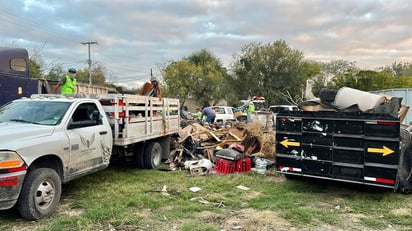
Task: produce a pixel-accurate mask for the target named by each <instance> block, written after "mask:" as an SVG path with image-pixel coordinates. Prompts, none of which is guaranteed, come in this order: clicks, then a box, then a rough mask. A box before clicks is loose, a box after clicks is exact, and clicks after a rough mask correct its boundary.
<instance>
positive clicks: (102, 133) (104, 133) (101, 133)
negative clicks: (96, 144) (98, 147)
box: [99, 131, 107, 135]
mask: <svg viewBox="0 0 412 231" xmlns="http://www.w3.org/2000/svg"><path fill="white" fill-rule="evenodd" d="M99 134H100V135H106V134H107V131H101V132H99Z"/></svg>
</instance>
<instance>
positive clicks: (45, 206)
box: [0, 94, 180, 220]
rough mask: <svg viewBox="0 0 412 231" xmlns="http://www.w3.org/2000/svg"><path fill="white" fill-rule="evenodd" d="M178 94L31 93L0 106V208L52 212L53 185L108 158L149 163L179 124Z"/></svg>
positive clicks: (32, 214) (30, 215)
mask: <svg viewBox="0 0 412 231" xmlns="http://www.w3.org/2000/svg"><path fill="white" fill-rule="evenodd" d="M179 123H180V120H179V100H178V99H168V98H163V99H161V100H160V99H158V98H156V97H147V96H140V95H121V94H101V95H93V96H91V95H90V96H87V97H86V98H82V97H64V96H58V95H33V96H31V97H30V98H22V99H17V100H14V101H11V102H10V103H8V104H6V105H3V106H2V107H0V210H6V209H9V208H11V207H13V206H16V207H17V209H18V211H19V213H20V214H21V216H22V217H23V218H25V219H29V220H35V219H39V218H43V217H46V216H48V215H50V214H52V213H53V212H54V210H55V209H56V207H57V205H58V203H59V200H60V195H61V185H62V183H66V182H68V181H70V180H73V179H76V178H79V177H81V176H84V175H87V174H90V173H93V172H96V171H99V170H102V169H104V168H106V167H107V166H108V165H109V163H110V161H111V160H114V159H116V160H118V159H127V160H132V161H133V162H134V163H135V165H136V167H140V168H157V167H159V165H160V164H161V160H162V159H166V158H167V157H168V155H169V152H170V138H171V136H173V135H175V134H177V133H178V131H179V128H180V124H179Z"/></svg>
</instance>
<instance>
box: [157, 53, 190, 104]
mask: <svg viewBox="0 0 412 231" xmlns="http://www.w3.org/2000/svg"><path fill="white" fill-rule="evenodd" d="M196 71H197V69H196V66H195V65H194V64H192V63H189V62H188V61H186V60H181V61H177V62H171V63H170V64H169V65H167V67H166V68H165V69H164V70H163V82H164V84H163V83H162V90H163V95H164V96H168V97H174V98H178V99H180V103H181V105H185V102H186V100H187V98H188V97H189V95H192V94H193V90H194V89H193V85H194V84H195V78H194V76H195V75H196Z"/></svg>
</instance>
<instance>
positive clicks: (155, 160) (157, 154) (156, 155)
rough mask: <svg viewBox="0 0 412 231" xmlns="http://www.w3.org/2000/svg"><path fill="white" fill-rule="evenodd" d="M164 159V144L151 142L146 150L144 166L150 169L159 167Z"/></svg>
mask: <svg viewBox="0 0 412 231" xmlns="http://www.w3.org/2000/svg"><path fill="white" fill-rule="evenodd" d="M161 161H162V146H161V145H160V144H159V143H158V142H151V143H149V144H148V145H147V146H146V148H145V152H144V166H145V168H148V169H157V168H159V167H160V163H161Z"/></svg>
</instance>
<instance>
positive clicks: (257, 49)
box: [232, 40, 310, 105]
mask: <svg viewBox="0 0 412 231" xmlns="http://www.w3.org/2000/svg"><path fill="white" fill-rule="evenodd" d="M308 65H309V63H306V62H305V61H304V60H303V53H302V52H300V51H298V50H295V49H291V48H290V47H289V46H288V44H287V43H286V42H285V41H283V40H280V41H276V42H273V43H270V44H266V45H262V44H261V43H250V44H248V45H246V46H244V47H243V48H242V49H241V51H240V53H239V54H238V55H236V56H235V61H234V62H233V64H232V70H233V76H232V78H233V79H232V86H233V88H234V89H236V91H237V93H238V97H239V99H247V98H248V97H249V96H264V97H265V98H266V101H267V104H269V105H271V104H285V103H288V104H290V103H296V99H300V98H301V96H302V90H303V87H304V86H305V85H306V79H307V78H308V77H309V75H310V74H309V73H310V72H308V73H306V71H309V70H310V68H309V66H308Z"/></svg>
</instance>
